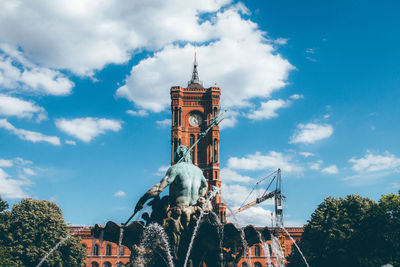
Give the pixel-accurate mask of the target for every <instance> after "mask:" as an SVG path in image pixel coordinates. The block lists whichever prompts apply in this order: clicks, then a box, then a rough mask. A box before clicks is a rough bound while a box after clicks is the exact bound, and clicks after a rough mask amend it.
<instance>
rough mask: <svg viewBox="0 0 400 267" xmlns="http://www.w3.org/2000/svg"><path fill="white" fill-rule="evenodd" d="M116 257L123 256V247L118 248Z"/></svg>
mask: <svg viewBox="0 0 400 267" xmlns="http://www.w3.org/2000/svg"><path fill="white" fill-rule="evenodd" d="M118 255H120V256H123V255H124V247H119V248H118Z"/></svg>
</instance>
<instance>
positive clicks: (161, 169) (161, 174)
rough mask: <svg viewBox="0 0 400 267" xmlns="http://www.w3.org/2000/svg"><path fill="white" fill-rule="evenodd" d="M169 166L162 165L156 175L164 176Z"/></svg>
mask: <svg viewBox="0 0 400 267" xmlns="http://www.w3.org/2000/svg"><path fill="white" fill-rule="evenodd" d="M169 167H170V165H162V166H160V168H158V170H157V172H156V175H157V176H165V174H166V172H167V170H168V169H169Z"/></svg>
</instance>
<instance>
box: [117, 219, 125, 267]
mask: <svg viewBox="0 0 400 267" xmlns="http://www.w3.org/2000/svg"><path fill="white" fill-rule="evenodd" d="M122 238H124V227H121V228H119V238H118V251H117V262H119V257H120V256H121V253H120V251H121V246H122Z"/></svg>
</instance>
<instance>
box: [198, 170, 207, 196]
mask: <svg viewBox="0 0 400 267" xmlns="http://www.w3.org/2000/svg"><path fill="white" fill-rule="evenodd" d="M207 187H208V184H207V180H206V178H205V177H204V175H202V178H201V185H200V190H199V193H200V196H202V197H204V196H205V194H206V192H207Z"/></svg>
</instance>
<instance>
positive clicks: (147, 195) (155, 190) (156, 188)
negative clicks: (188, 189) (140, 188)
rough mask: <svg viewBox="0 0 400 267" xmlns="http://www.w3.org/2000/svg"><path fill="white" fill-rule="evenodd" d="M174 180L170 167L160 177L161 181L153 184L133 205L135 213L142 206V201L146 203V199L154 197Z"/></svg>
mask: <svg viewBox="0 0 400 267" xmlns="http://www.w3.org/2000/svg"><path fill="white" fill-rule="evenodd" d="M174 180H175V175H174V174H173V172H171V171H170V169H169V170H168V171H167V174H166V175H165V176H164V178H162V179H161V181H160V182H159V183H157V184H155V185H154V186H153V187H152V188H150V189H149V190H148V191H147V192H146V193H145V194H144V195H143V196H142V197H141V198H140V199H139V201H138V203H137V204H136V207H135V213H136V212H138V211H139V210H141V209H142V208H143V205H144V203H146V201H147V200H149V199H150V198H155V197H157V196H158V195H159V194H161V192H162V191H163V190H164V189H165V188H166V187H167V186H168V185H170V184H171V183H172V182H173V181H174Z"/></svg>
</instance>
